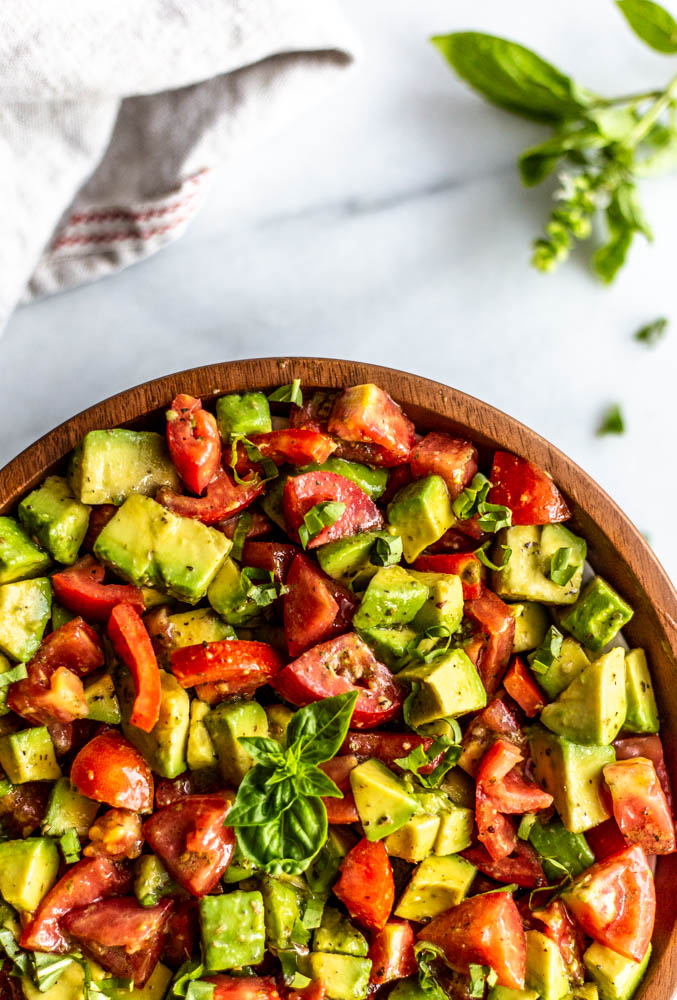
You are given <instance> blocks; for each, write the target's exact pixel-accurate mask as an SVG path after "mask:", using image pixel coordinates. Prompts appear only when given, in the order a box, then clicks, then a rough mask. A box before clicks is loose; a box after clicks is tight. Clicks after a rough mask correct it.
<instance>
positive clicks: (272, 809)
mask: <svg viewBox="0 0 677 1000" xmlns="http://www.w3.org/2000/svg"><path fill="white" fill-rule="evenodd" d="M297 794H298V793H297V790H296V785H295V783H294V780H293V778H292V777H290V776H289V775H287V774H286V772H285V771H284V770H278V769H276V768H274V767H267V766H265V765H263V764H255V765H254V767H252V768H251V769H250V770H249V771H247V773H246V774H245V776H244V778H243V779H242V781H241V782H240V785H239V787H238V790H237V795H236V796H235V802H234V804H233V806H232V807H231V809H230V810H229V812H228V816H227V820H226V821H227V825H228V826H232V827H235V828H236V829H237V828H239V827H241V826H263V825H264V824H266V823H270V821H271V820H272V819H273V818H274V817H275V816H276V815H277V814H278V813H280V812H283V811H284V810H285V809H288V808H289V807H290V806H291V805H292V803H293V802H294V800H295V799H296V797H297Z"/></svg>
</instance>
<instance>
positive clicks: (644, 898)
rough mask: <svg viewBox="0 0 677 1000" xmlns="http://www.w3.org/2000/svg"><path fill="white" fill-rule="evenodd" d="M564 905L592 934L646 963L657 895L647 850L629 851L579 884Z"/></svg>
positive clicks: (564, 897) (585, 874) (589, 873)
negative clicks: (646, 853) (644, 959)
mask: <svg viewBox="0 0 677 1000" xmlns="http://www.w3.org/2000/svg"><path fill="white" fill-rule="evenodd" d="M562 900H563V902H564V903H565V904H566V906H567V907H568V909H569V910H570V911H571V913H572V914H573V916H574V919H575V920H576V921H577V923H578V924H579V925H580V926H581V927H582V929H583V930H584V931H585V933H586V934H589V935H590V937H591V938H593V939H594V940H595V941H598V942H599V943H600V944H603V945H606V946H607V947H608V948H612V949H613V950H614V951H617V952H618V953H619V954H621V955H623V956H624V957H625V958H633V959H634V960H635V961H636V962H640V961H641V960H642V958H643V957H644V955H645V953H646V949H647V948H648V946H649V942H650V941H651V935H652V933H653V925H654V918H655V915H656V891H655V888H654V881H653V875H652V874H651V869H650V868H649V865H648V863H647V860H646V855H645V853H644V851H643V850H642V848H641V847H639V846H638V845H634V846H633V847H627V848H626V849H625V850H624V851H619V852H618V854H612V855H611V857H609V858H606V859H605V860H604V861H598V862H597V863H596V864H594V865H592V867H591V868H588V870H587V871H585V872H583V874H582V875H579V876H578V878H576V879H574V881H573V882H572V884H571V885H570V886H569V887H568V888H567V889H565V890H564V892H563V893H562Z"/></svg>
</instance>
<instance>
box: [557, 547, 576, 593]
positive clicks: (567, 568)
mask: <svg viewBox="0 0 677 1000" xmlns="http://www.w3.org/2000/svg"><path fill="white" fill-rule="evenodd" d="M572 552H573V549H571V548H570V547H569V546H568V545H567V546H562V548H560V549H557V551H556V552H553V554H552V555H551V556H550V579H551V580H552V582H553V583H556V584H557V586H558V587H566V585H567V583H568V582H569V580H570V579H571V578H572V576H573V575H574V574H575V573H576V571H577V570H578V568H579V564H577V563H576V562H573V563H572V562H571V561H570V560H571V555H572Z"/></svg>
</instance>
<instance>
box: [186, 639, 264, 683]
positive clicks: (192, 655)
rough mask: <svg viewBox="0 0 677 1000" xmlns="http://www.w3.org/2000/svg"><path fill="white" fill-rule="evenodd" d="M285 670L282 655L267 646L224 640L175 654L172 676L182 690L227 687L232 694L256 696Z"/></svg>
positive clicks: (190, 647) (242, 640) (203, 644)
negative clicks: (211, 686)
mask: <svg viewBox="0 0 677 1000" xmlns="http://www.w3.org/2000/svg"><path fill="white" fill-rule="evenodd" d="M281 668H282V660H281V659H280V656H279V654H278V653H277V652H276V651H275V650H274V649H273V647H272V646H269V645H268V644H267V643H265V642H253V641H252V642H249V641H247V640H245V639H220V640H218V641H217V642H208V643H206V644H205V643H198V644H197V645H195V646H183V647H182V648H181V649H176V650H174V652H173V653H172V672H173V674H174V676H175V677H176V679H177V681H178V682H179V684H180V685H181V687H184V688H189V687H193V686H194V685H196V684H206V683H213V682H215V681H217V682H219V683H221V684H226V685H227V686H228V693H229V694H252V693H253V692H254V691H256V689H257V688H259V687H261V685H262V684H269V683H270V682H271V681H272V680H273V678H274V677H275V676H276V675H277V674H278V672H279V671H280V670H281Z"/></svg>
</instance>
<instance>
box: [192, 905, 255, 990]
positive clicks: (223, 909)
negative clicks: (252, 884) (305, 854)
mask: <svg viewBox="0 0 677 1000" xmlns="http://www.w3.org/2000/svg"><path fill="white" fill-rule="evenodd" d="M200 930H201V934H202V947H203V950H204V962H205V966H206V968H207V971H209V972H221V971H222V970H224V969H239V968H241V967H242V966H243V965H258V963H259V962H262V961H263V957H264V955H265V944H266V927H265V919H264V909H263V896H262V895H261V893H260V892H244V891H243V890H241V889H235V890H233V892H229V893H226V895H224V896H203V897H202V899H201V900H200Z"/></svg>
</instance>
